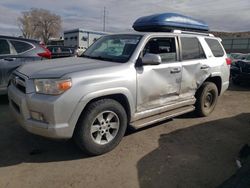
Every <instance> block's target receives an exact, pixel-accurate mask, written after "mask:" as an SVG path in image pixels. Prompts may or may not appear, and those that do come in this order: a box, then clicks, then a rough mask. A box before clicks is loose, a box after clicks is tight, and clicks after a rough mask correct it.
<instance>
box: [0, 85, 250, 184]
mask: <svg viewBox="0 0 250 188" xmlns="http://www.w3.org/2000/svg"><path fill="white" fill-rule="evenodd" d="M7 103H8V102H7V97H6V96H1V97H0V119H1V120H0V133H1V136H0V187H4V188H5V187H25V188H29V187H32V188H33V187H89V188H91V187H128V188H132V187H133V188H136V187H143V188H144V187H157V188H159V187H167V188H172V187H173V188H182V187H183V188H184V187H185V188H189V187H190V188H196V187H197V188H201V187H202V188H206V187H207V188H213V187H217V186H219V185H220V184H222V182H224V181H225V180H227V179H228V178H229V177H231V176H232V175H233V174H234V173H235V172H236V170H237V167H236V165H235V158H236V157H237V155H238V152H239V150H240V148H241V147H242V146H243V145H244V144H246V143H249V144H250V87H248V86H244V87H242V86H241V87H235V86H231V87H230V89H229V90H228V91H227V92H226V93H225V94H224V95H223V96H221V97H220V99H219V102H218V105H217V107H216V109H215V111H214V112H213V114H211V115H210V116H209V117H205V118H196V117H195V116H194V115H193V114H192V113H191V114H187V115H184V116H181V117H177V118H174V119H173V120H172V121H165V122H162V123H160V124H157V125H154V126H151V127H148V128H146V129H143V130H140V131H136V132H128V133H127V135H126V136H125V137H124V139H123V140H122V142H121V143H120V145H119V146H118V147H117V148H116V149H114V150H113V151H111V152H109V153H107V154H105V155H102V156H98V157H88V156H86V155H84V154H83V153H82V152H81V151H80V150H79V149H78V148H77V147H76V146H75V145H74V144H73V143H72V141H60V142H59V141H53V140H47V139H45V138H41V137H38V136H34V135H31V134H29V133H27V132H26V131H25V130H23V129H22V128H21V127H20V126H19V125H18V124H17V123H16V122H15V120H14V119H13V118H12V116H11V114H10V113H9V109H8V104H7Z"/></svg>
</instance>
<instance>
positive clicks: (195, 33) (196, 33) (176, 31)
mask: <svg viewBox="0 0 250 188" xmlns="http://www.w3.org/2000/svg"><path fill="white" fill-rule="evenodd" d="M172 32H173V33H177V34H194V35H202V36H209V37H214V35H213V34H211V33H200V32H195V31H183V30H176V29H175V30H172Z"/></svg>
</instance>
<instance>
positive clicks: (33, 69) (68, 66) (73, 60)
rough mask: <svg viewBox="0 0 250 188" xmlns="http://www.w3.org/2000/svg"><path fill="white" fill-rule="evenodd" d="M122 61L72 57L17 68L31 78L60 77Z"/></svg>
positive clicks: (113, 64)
mask: <svg viewBox="0 0 250 188" xmlns="http://www.w3.org/2000/svg"><path fill="white" fill-rule="evenodd" d="M119 64H120V63H114V62H107V61H101V60H96V59H88V58H83V57H70V58H61V59H53V60H46V61H41V62H39V63H29V64H25V65H23V66H21V67H19V68H18V69H17V71H18V72H20V73H21V74H24V75H26V76H28V77H29V78H60V77H62V76H63V75H65V74H69V73H74V72H79V71H86V70H93V69H100V68H105V67H111V66H117V65H119Z"/></svg>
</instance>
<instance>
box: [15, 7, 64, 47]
mask: <svg viewBox="0 0 250 188" xmlns="http://www.w3.org/2000/svg"><path fill="white" fill-rule="evenodd" d="M61 23H62V21H61V17H60V16H58V15H56V14H53V13H51V12H50V11H48V10H45V9H31V10H30V11H26V12H23V13H22V16H21V17H19V18H18V25H19V28H20V30H21V32H22V34H23V37H25V38H36V39H41V40H43V42H44V43H45V44H47V43H48V41H49V39H50V38H51V37H57V36H59V34H60V31H61Z"/></svg>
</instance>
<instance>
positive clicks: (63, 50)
mask: <svg viewBox="0 0 250 188" xmlns="http://www.w3.org/2000/svg"><path fill="white" fill-rule="evenodd" d="M47 48H48V49H49V51H50V52H51V58H52V59H54V58H61V57H72V56H76V49H75V48H74V47H68V46H47Z"/></svg>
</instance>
